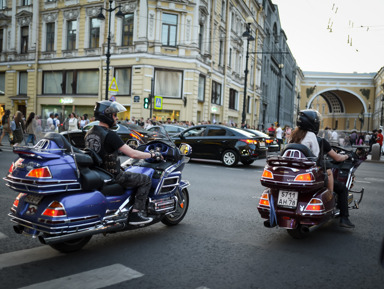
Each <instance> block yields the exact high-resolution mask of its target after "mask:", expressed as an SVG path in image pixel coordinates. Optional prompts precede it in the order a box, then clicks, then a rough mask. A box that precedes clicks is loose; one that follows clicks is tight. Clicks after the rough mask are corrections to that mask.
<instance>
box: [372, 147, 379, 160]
mask: <svg viewBox="0 0 384 289" xmlns="http://www.w3.org/2000/svg"><path fill="white" fill-rule="evenodd" d="M371 154H372V160H373V161H379V160H380V145H379V144H378V143H375V144H373V145H372V151H371Z"/></svg>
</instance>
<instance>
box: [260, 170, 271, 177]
mask: <svg viewBox="0 0 384 289" xmlns="http://www.w3.org/2000/svg"><path fill="white" fill-rule="evenodd" d="M261 177H262V178H267V179H273V174H272V172H270V171H268V170H264V172H263V174H262V175H261Z"/></svg>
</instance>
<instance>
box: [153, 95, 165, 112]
mask: <svg viewBox="0 0 384 289" xmlns="http://www.w3.org/2000/svg"><path fill="white" fill-rule="evenodd" d="M153 108H154V109H163V98H162V97H161V96H155V105H154V107H153Z"/></svg>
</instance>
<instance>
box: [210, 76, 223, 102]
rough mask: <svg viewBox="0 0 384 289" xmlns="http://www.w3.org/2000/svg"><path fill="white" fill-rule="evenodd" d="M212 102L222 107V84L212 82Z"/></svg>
mask: <svg viewBox="0 0 384 289" xmlns="http://www.w3.org/2000/svg"><path fill="white" fill-rule="evenodd" d="M211 102H212V103H213V104H218V105H220V103H221V84H220V83H218V82H216V81H212V98H211Z"/></svg>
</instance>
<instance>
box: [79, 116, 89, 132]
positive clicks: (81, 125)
mask: <svg viewBox="0 0 384 289" xmlns="http://www.w3.org/2000/svg"><path fill="white" fill-rule="evenodd" d="M86 124H87V119H86V118H85V115H83V116H82V117H81V119H80V122H79V127H80V129H83V128H84V126H86Z"/></svg>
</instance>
